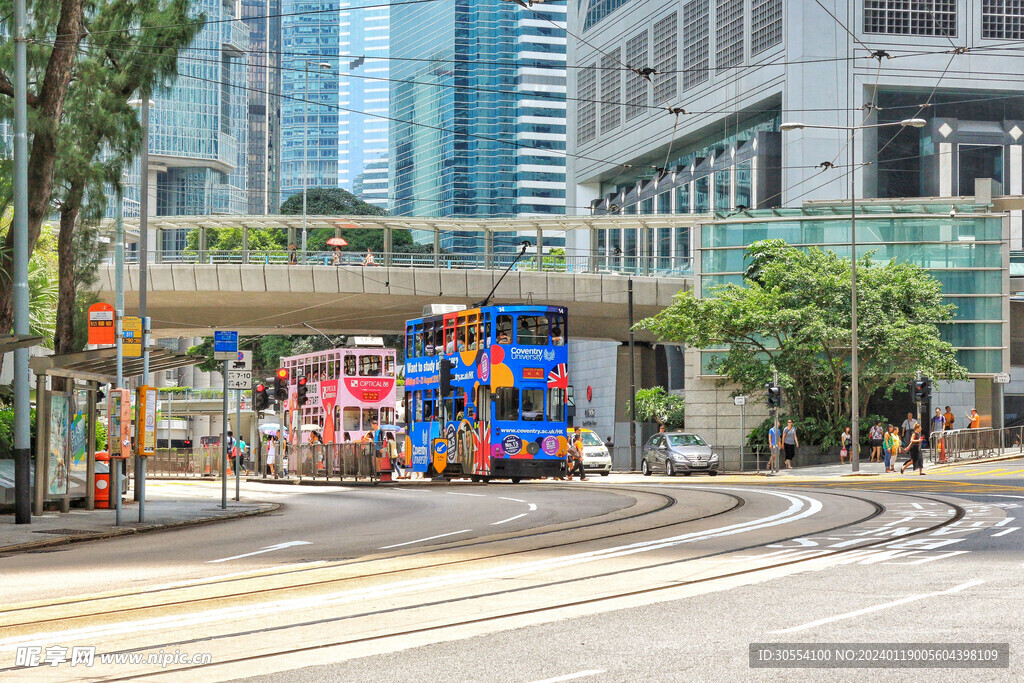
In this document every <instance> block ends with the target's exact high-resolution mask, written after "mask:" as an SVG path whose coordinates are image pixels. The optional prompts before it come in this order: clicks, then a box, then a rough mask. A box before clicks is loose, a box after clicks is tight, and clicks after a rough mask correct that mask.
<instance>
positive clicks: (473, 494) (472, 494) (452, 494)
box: [448, 491, 487, 498]
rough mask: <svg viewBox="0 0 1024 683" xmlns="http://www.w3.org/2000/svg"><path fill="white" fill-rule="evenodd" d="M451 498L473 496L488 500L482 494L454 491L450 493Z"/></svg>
mask: <svg viewBox="0 0 1024 683" xmlns="http://www.w3.org/2000/svg"><path fill="white" fill-rule="evenodd" d="M448 495H449V496H473V497H474V498H486V497H487V496H485V495H484V494H482V493H455V492H454V491H449V492H448Z"/></svg>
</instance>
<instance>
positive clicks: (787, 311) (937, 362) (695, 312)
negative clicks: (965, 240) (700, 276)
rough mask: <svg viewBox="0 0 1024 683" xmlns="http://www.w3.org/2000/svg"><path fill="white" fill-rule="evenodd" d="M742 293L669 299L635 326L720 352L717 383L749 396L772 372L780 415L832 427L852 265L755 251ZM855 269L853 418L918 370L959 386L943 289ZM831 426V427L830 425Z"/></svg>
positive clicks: (766, 245) (843, 385) (926, 276)
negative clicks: (944, 332) (781, 402)
mask: <svg viewBox="0 0 1024 683" xmlns="http://www.w3.org/2000/svg"><path fill="white" fill-rule="evenodd" d="M746 256H747V259H748V262H749V263H750V264H751V265H750V267H749V268H748V270H747V273H746V275H745V278H744V285H737V284H726V285H718V286H715V287H712V288H711V293H712V296H711V297H709V298H706V299H699V298H697V297H696V296H695V295H694V293H693V292H690V291H685V292H680V293H679V294H678V295H676V299H675V301H674V302H673V304H672V305H671V306H670V307H668V308H666V309H665V310H664V311H662V312H661V313H659V314H658V315H656V316H653V317H651V318H648V319H646V320H643V321H641V322H640V323H638V325H637V327H638V328H640V329H647V330H650V331H652V332H654V333H655V334H656V335H658V337H660V338H661V339H663V340H666V341H673V342H679V343H683V344H686V345H688V346H691V347H696V348H700V349H709V350H715V351H719V353H718V355H717V356H716V359H715V360H714V361H713V362H712V368H711V369H712V370H713V371H715V372H716V373H718V374H719V375H721V376H722V377H723V383H725V382H732V383H735V384H736V385H738V389H739V391H740V392H745V393H753V392H759V391H761V390H762V387H763V386H764V385H765V383H766V382H768V381H769V380H770V379H771V377H772V367H773V366H774V368H775V369H777V370H778V372H779V380H780V384H781V385H782V387H783V389H784V394H785V400H786V409H787V410H788V411H789V412H792V413H793V414H795V415H799V416H802V417H804V418H814V419H817V420H819V421H820V422H822V423H825V424H828V425H832V426H838V425H841V424H843V423H844V421H845V419H846V417H845V416H846V415H848V414H849V411H850V383H851V382H850V380H851V375H850V367H849V358H850V340H851V336H850V323H851V307H850V295H851V276H850V273H851V268H850V261H849V259H843V258H840V257H839V256H837V255H836V254H835V253H833V252H831V251H823V250H821V249H817V248H813V247H812V248H808V249H799V248H796V247H791V246H789V245H788V244H786V243H785V242H783V241H782V240H764V241H761V242H757V243H755V244H752V245H751V246H750V247H749V248H748V249H747V252H746ZM871 257H872V254H867V255H865V256H864V257H862V258H861V259H859V260H858V262H857V292H858V305H857V312H858V320H857V335H858V343H857V348H858V354H859V361H860V368H859V382H858V387H859V392H860V393H859V399H860V400H859V403H860V406H859V407H860V412H861V414H862V415H863V414H865V413H866V411H867V406H868V402H869V401H870V399H871V398H872V396H876V395H880V394H884V395H885V396H887V397H891V396H892V394H893V391H895V390H896V389H898V388H902V387H905V386H906V385H907V383H908V382H910V380H912V379H913V378H914V373H915V372H916V371H920V372H922V373H924V374H925V375H927V376H929V377H932V378H942V379H966V378H967V370H966V369H965V368H964V367H963V366H961V365H960V364H959V363H957V361H956V358H955V354H954V349H953V347H952V345H950V344H949V343H947V342H944V341H942V340H941V339H940V337H939V330H938V327H937V324H939V323H945V322H949V321H951V320H952V318H953V314H954V310H955V307H954V306H952V305H947V304H943V303H942V286H941V284H940V283H939V281H938V280H936V279H935V278H934V277H933V276H932V275H931V274H930V273H929V272H928V271H926V270H924V269H923V268H920V267H919V266H916V265H913V264H909V263H897V262H895V261H887V262H884V263H874V262H873V261H872V260H871ZM830 428H831V427H830Z"/></svg>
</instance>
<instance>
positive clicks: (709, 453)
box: [640, 432, 719, 477]
mask: <svg viewBox="0 0 1024 683" xmlns="http://www.w3.org/2000/svg"><path fill="white" fill-rule="evenodd" d="M718 464H719V460H718V454H717V453H715V452H714V449H712V448H711V446H709V445H708V443H707V442H706V441H705V440H704V439H702V438H701V437H700V436H699V435H697V434H693V433H690V432H668V433H667V434H655V435H654V436H652V437H651V438H650V439H648V440H647V443H646V444H645V445H644V453H643V459H642V460H641V461H640V471H641V472H643V473H644V476H650V475H651V474H653V473H654V472H664V473H665V474H667V475H668V476H670V477H674V476H675V475H676V473H677V472H682V473H683V474H685V475H687V476H689V475H690V474H692V473H693V472H707V473H708V474H709V475H711V476H715V475H716V474H718Z"/></svg>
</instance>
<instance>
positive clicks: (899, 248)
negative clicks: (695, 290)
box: [698, 201, 1010, 375]
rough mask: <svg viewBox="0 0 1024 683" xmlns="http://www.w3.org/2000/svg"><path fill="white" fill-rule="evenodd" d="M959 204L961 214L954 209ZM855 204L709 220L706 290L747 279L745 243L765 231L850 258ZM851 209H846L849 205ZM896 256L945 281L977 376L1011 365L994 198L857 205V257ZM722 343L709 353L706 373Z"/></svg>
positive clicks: (955, 331) (1003, 241) (952, 336)
mask: <svg viewBox="0 0 1024 683" xmlns="http://www.w3.org/2000/svg"><path fill="white" fill-rule="evenodd" d="M954 208H955V209H956V213H955V216H953V217H951V216H950V212H951V210H952V209H954ZM849 210H850V207H849V205H848V204H845V203H844V204H835V205H832V204H814V205H809V206H808V207H805V208H804V209H774V210H756V211H748V212H744V213H742V214H739V215H737V216H735V217H733V218H724V219H721V220H716V221H714V222H710V223H706V224H704V225H703V226H701V228H700V230H701V236H700V256H699V273H700V274H699V282H698V287H699V291H700V294H701V296H704V297H707V296H714V292H713V290H712V288H713V287H714V286H715V285H721V284H726V283H734V284H743V272H744V270H745V269H746V267H747V265H749V264H748V263H747V261H746V259H745V258H744V250H745V249H746V248H747V247H748V246H749V245H750V244H752V243H754V242H757V241H759V240H763V239H781V240H785V241H786V242H788V243H789V244H792V245H795V246H816V247H820V248H823V249H828V250H831V251H833V252H835V253H836V254H838V255H839V256H842V257H845V258H849V257H850V218H849ZM844 212H845V216H844V215H843V213H844ZM869 252H873V256H872V260H874V261H878V262H884V261H888V260H891V259H895V260H897V261H901V262H908V263H913V264H916V265H919V266H921V267H922V268H925V269H927V270H928V271H930V272H931V274H932V275H933V276H934V277H935V278H936V279H938V280H939V282H941V283H942V289H943V294H944V303H947V304H954V305H956V307H957V310H956V314H955V317H954V320H953V322H951V323H948V324H943V325H940V326H939V331H940V334H941V336H942V338H943V339H944V340H945V341H947V342H949V343H950V344H952V345H953V346H954V347H955V348H956V355H957V360H958V361H959V362H960V363H961V364H962V365H964V366H965V367H966V368H967V369H968V370H969V371H970V372H971V373H972V374H973V375H990V374H992V373H999V372H1005V371H1007V370H1008V367H1009V351H1008V345H1009V334H1010V332H1009V322H1008V316H1007V315H1006V313H1007V311H1004V304H1005V302H1007V301H1008V297H1009V275H1008V269H1009V222H1008V219H1007V218H1006V217H1004V216H1002V215H999V214H992V213H989V212H988V210H987V207H984V206H975V205H970V204H950V203H949V202H948V201H946V202H941V203H921V204H898V205H888V204H884V203H868V204H865V205H862V206H858V216H857V256H858V258H861V257H863V256H865V255H866V254H868V253H869ZM714 352H715V351H714V350H706V351H704V352H702V361H701V362H702V368H704V371H705V373H706V371H707V368H708V363H709V362H710V361H711V359H712V357H713V355H714Z"/></svg>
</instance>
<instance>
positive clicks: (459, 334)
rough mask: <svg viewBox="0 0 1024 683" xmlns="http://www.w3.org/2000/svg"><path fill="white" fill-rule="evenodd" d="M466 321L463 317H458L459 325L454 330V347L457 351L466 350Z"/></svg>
mask: <svg viewBox="0 0 1024 683" xmlns="http://www.w3.org/2000/svg"><path fill="white" fill-rule="evenodd" d="M468 322H469V321H468V320H467V319H466V318H465V317H460V318H459V327H458V329H457V330H456V332H455V348H457V349H458V350H459V351H465V350H466V326H467V324H468Z"/></svg>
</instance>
